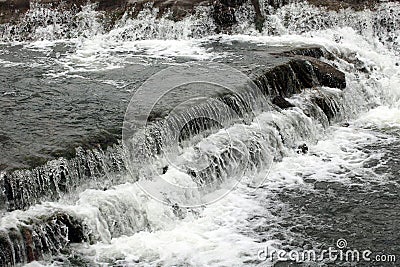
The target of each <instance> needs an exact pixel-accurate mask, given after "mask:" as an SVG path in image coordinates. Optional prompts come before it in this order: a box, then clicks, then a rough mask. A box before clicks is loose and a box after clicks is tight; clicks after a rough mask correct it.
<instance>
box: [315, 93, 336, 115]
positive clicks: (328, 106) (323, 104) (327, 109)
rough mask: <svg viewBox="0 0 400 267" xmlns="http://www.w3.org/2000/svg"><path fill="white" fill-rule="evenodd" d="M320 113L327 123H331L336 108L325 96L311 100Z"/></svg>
mask: <svg viewBox="0 0 400 267" xmlns="http://www.w3.org/2000/svg"><path fill="white" fill-rule="evenodd" d="M312 101H313V102H314V103H315V104H316V105H317V106H318V107H319V108H320V109H322V111H323V112H324V113H325V115H326V117H327V118H328V120H329V121H331V120H332V119H333V118H334V117H335V114H336V110H337V108H336V106H335V104H334V103H333V102H331V100H330V99H328V98H327V97H325V96H322V95H319V96H315V97H314V98H313V100H312Z"/></svg>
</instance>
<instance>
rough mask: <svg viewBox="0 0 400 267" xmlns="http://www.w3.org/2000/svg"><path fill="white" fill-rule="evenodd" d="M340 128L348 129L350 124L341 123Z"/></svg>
mask: <svg viewBox="0 0 400 267" xmlns="http://www.w3.org/2000/svg"><path fill="white" fill-rule="evenodd" d="M340 126H342V127H349V126H350V123H348V122H344V123H342V124H341V125H340Z"/></svg>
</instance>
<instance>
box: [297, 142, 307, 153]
mask: <svg viewBox="0 0 400 267" xmlns="http://www.w3.org/2000/svg"><path fill="white" fill-rule="evenodd" d="M296 152H297V154H307V153H308V146H307V144H302V145H299V146H298V147H297V150H296Z"/></svg>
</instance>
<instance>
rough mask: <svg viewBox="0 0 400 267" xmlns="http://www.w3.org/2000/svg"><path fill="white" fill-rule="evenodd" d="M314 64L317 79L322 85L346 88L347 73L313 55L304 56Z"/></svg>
mask: <svg viewBox="0 0 400 267" xmlns="http://www.w3.org/2000/svg"><path fill="white" fill-rule="evenodd" d="M304 59H306V60H307V61H308V62H310V63H311V64H312V66H313V69H314V71H315V74H316V76H317V79H318V81H319V83H320V85H322V86H327V87H331V88H338V89H345V88H346V75H345V74H344V73H343V72H341V71H340V70H338V69H337V68H335V67H333V66H332V65H330V64H328V63H325V62H322V61H320V60H317V59H315V58H312V57H304Z"/></svg>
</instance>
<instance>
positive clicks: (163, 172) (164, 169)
mask: <svg viewBox="0 0 400 267" xmlns="http://www.w3.org/2000/svg"><path fill="white" fill-rule="evenodd" d="M167 171H168V166H165V167H164V168H163V169H162V174H166V173H167Z"/></svg>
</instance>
